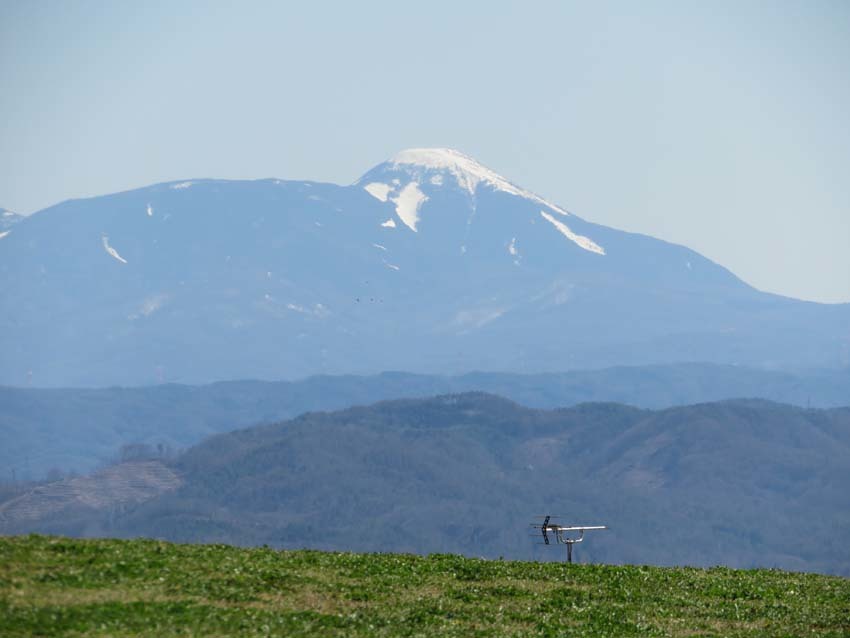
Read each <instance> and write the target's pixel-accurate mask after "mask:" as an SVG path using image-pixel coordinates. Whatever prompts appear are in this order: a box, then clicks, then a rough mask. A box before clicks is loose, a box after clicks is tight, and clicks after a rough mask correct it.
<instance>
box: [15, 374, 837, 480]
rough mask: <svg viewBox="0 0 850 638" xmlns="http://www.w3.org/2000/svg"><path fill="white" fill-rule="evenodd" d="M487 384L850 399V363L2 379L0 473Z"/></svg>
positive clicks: (652, 403)
mask: <svg viewBox="0 0 850 638" xmlns="http://www.w3.org/2000/svg"><path fill="white" fill-rule="evenodd" d="M469 391H483V392H489V393H493V394H497V395H500V396H504V397H507V398H509V399H512V400H514V401H517V402H518V403H521V404H522V405H525V406H529V407H534V408H556V407H565V406H570V405H576V404H578V403H582V402H587V401H603V402H604V401H615V402H618V403H625V404H628V405H634V406H638V407H643V408H667V407H671V406H675V405H688V404H693V403H702V402H706V401H719V400H722V399H731V398H740V397H750V398H763V399H770V400H774V401H781V402H783V403H790V404H796V405H799V406H811V407H822V408H826V407H837V406H841V405H847V404H848V402H850V369H848V370H844V371H830V372H820V373H814V372H810V373H805V374H803V373H798V374H791V373H787V372H775V371H766V370H756V369H753V368H745V367H741V366H722V365H712V364H704V363H690V364H677V365H659V366H638V367H618V368H607V369H601V370H586V371H572V372H564V373H550V374H508V373H501V374H499V373H473V374H466V375H462V376H457V377H450V376H433V375H416V374H407V373H402V372H393V373H385V374H380V375H375V376H320V377H312V378H309V379H304V380H301V381H293V382H286V381H280V382H262V381H232V382H226V383H215V384H211V385H205V386H186V385H159V386H151V387H140V388H103V389H24V388H3V387H0V471H2V475H0V479H2V480H4V481H8V480H10V479H11V477H12V475H13V474H14V476H16V477H17V478H18V479H22V478H36V479H37V478H43V477H44V476H46V475H47V474H48V472H49V471H50V470H51V469H53V470H54V471H53V474H58V473H59V472H60V471H61V472H66V473H67V472H68V471H71V470H73V471H77V472H87V471H91V470H92V469H94V468H95V467H97V466H98V465H100V464H102V463H104V462H106V461H109V460H110V459H112V458H114V457H115V455H116V453H117V451H118V449H119V448H120V447H121V446H124V445H128V444H136V443H143V444H148V445H151V446H153V447H157V446H158V445H163V446H165V447H170V448H172V449H180V448H186V447H189V446H191V445H194V444H196V443H199V442H200V441H201V440H203V439H204V438H205V437H208V436H210V435H213V434H218V433H221V432H228V431H230V430H234V429H236V428H242V427H248V426H251V425H255V424H257V423H260V422H273V421H279V420H282V419H289V418H292V417H295V416H297V415H298V414H301V413H303V412H307V411H310V410H339V409H343V408H347V407H350V406H353V405H366V404H370V403H374V402H376V401H383V400H387V399H399V398H410V397H427V396H434V395H438V394H450V393H459V392H469Z"/></svg>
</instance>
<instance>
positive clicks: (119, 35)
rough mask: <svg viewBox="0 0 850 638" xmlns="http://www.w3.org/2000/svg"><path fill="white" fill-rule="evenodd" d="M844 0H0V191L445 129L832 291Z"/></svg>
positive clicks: (256, 160) (322, 161)
mask: <svg viewBox="0 0 850 638" xmlns="http://www.w3.org/2000/svg"><path fill="white" fill-rule="evenodd" d="M848 78H850V3H848V2H845V1H843V0H842V1H835V2H832V1H829V0H821V1H818V2H811V1H805V2H782V1H774V2H769V3H761V2H756V1H748V2H743V3H742V2H710V3H708V2H647V3H635V2H622V3H618V2H605V3H602V2H599V3H597V2H592V3H591V2H588V3H570V2H532V1H526V2H500V1H498V0H490V1H487V2H483V1H482V2H472V1H470V2H464V3H460V2H444V1H442V0H431V1H429V2H428V3H400V2H367V1H364V2H358V3H352V2H341V1H339V2H326V1H323V0H313V1H311V2H308V3H304V2H299V3H294V2H268V3H264V2H240V3H232V2H220V3H219V2H186V1H179V0H174V1H169V2H157V1H151V2H145V3H139V2H132V3H131V2H120V1H117V0H116V1H114V2H79V1H74V0H65V1H61V2H50V1H43V2H29V1H18V0H2V2H0V207H3V208H8V209H11V210H14V211H16V212H20V213H23V214H30V213H32V212H35V211H38V210H40V209H42V208H45V207H47V206H50V205H52V204H55V203H58V202H60V201H63V200H66V199H71V198H78V197H88V196H94V195H100V194H106V193H111V192H116V191H120V190H126V189H130V188H135V187H140V186H145V185H148V184H152V183H156V182H162V181H170V180H178V179H189V178H200V177H216V178H252V179H253V178H263V177H278V178H282V179H312V180H317V181H327V182H334V183H338V184H348V183H351V182H353V181H355V180H356V179H357V178H358V177H359V176H360V175H361V174H362V173H364V172H366V171H367V170H368V169H369V168H371V167H372V166H374V165H375V164H378V163H380V162H382V161H384V160H385V159H387V158H389V157H391V156H392V155H394V154H395V153H396V152H397V151H399V150H401V149H404V148H409V147H423V146H441V147H451V148H456V149H458V150H461V151H463V152H465V153H467V154H469V155H471V156H473V157H474V158H476V159H477V160H478V161H480V162H481V163H482V164H484V165H486V166H488V167H490V168H492V169H494V170H496V171H497V172H499V173H501V174H502V175H504V176H506V177H507V178H508V179H510V180H511V181H513V182H515V183H517V184H519V185H521V186H523V187H525V188H527V189H529V190H532V191H534V192H537V193H539V194H540V195H542V196H544V197H546V198H547V199H549V200H552V201H554V202H556V203H558V204H560V205H562V206H564V207H565V208H567V209H569V210H570V211H572V212H574V213H575V214H577V215H579V216H580V217H583V218H584V219H587V220H590V221H593V222H597V223H600V224H605V225H608V226H613V227H616V228H620V229H624V230H628V231H633V232H640V233H645V234H649V235H653V236H655V237H659V238H661V239H665V240H667V241H671V242H675V243H679V244H684V245H686V246H689V247H690V248H693V249H695V250H697V251H699V252H700V253H702V254H703V255H705V256H706V257H708V258H710V259H712V260H714V261H716V262H718V263H720V264H722V265H724V266H726V267H727V268H729V269H730V270H731V271H733V272H734V273H735V274H737V275H738V276H739V277H741V278H742V279H744V280H745V281H747V282H748V283H750V284H751V285H753V286H755V287H757V288H759V289H761V290H766V291H770V292H775V293H779V294H783V295H787V296H791V297H797V298H801V299H808V300H813V301H821V302H829V303H835V302H850V175H849V174H848V172H850V81H848Z"/></svg>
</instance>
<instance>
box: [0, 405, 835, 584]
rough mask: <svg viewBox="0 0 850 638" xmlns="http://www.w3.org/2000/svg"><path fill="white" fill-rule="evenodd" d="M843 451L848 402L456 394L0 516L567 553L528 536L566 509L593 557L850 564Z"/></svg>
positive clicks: (349, 416) (76, 531)
mask: <svg viewBox="0 0 850 638" xmlns="http://www.w3.org/2000/svg"><path fill="white" fill-rule="evenodd" d="M848 451H850V408H837V409H831V410H820V409H805V408H798V407H791V406H787V405H783V404H779V403H774V402H766V401H753V400H747V401H724V402H719V403H704V404H699V405H693V406H681V407H675V408H669V409H666V410H659V411H653V410H645V409H639V408H635V407H630V406H624V405H620V404H616V403H585V404H581V405H578V406H574V407H571V408H564V409H559V410H533V409H528V408H524V407H522V406H520V405H518V404H516V403H514V402H511V401H508V400H506V399H503V398H501V397H496V396H493V395H489V394H486V393H480V392H479V393H464V394H452V395H443V396H438V397H431V398H425V399H406V400H393V401H385V402H380V403H377V404H373V405H369V406H360V407H354V408H349V409H346V410H341V411H335V412H319V413H307V414H302V415H301V416H299V417H297V418H295V419H291V420H288V421H283V422H277V423H269V424H265V425H259V426H255V427H251V428H247V429H243V430H237V431H233V432H229V433H224V434H219V435H216V436H213V437H210V438H208V439H206V440H205V441H203V442H202V443H200V444H198V445H196V446H193V447H192V448H190V449H189V450H187V451H186V452H185V453H183V454H182V455H180V456H179V457H177V458H176V459H175V460H174V461H172V462H167V463H168V465H170V467H171V468H172V471H173V473H174V477H173V478H172V477H171V476H170V475H169V474H168V473H167V472H166V471H165V469H158V470H157V472H158V473H159V474H160V475H163V476H166V477H168V478H167V481H168V482H167V484H165V485H163V488H165V489H164V490H163V489H161V488H159V487H157V488H156V489H155V491H157V492H158V493H155V494H153V495H152V497H151V498H148V499H147V500H145V501H144V502H141V503H138V502H137V503H136V504H131V503H129V502H128V504H127V506H126V507H118V508H117V509H116V508H112V509H110V507H107V506H104V507H103V508H100V509H97V508H92V507H90V506H88V505H86V506H85V507H76V508H75V507H74V506H73V505H72V506H69V505H68V504H67V502H64V501H63V502H62V503H61V508H60V509H61V511H60V509H57V508H54V509H53V510H49V508H48V509H47V510H46V509H45V507H46V504H45V503H44V499H41V500H39V499H38V497H37V496H38V495H35V494H32V495H29V496H27V497H25V498H21V497H19V500H18V501H14V502H13V503H17V504H16V505H14V506H10V507H6V508H3V510H2V511H4V512H8V513H14V512H16V511H20V512H21V513H22V514H21V515H22V516H23V515H25V514H27V513H28V512H41V514H42V515H41V516H40V518H38V519H37V520H33V519H32V518H28V519H23V518H20V519H19V518H14V517H13V516H10V517H7V518H5V519H3V520H2V521H0V530H2V532H3V533H25V532H33V531H36V532H41V533H51V534H57V533H61V534H65V535H83V536H103V535H107V536H140V535H141V536H152V537H155V538H162V539H167V540H173V541H179V542H207V543H210V542H219V543H220V542H227V543H235V544H240V545H260V544H269V545H272V546H276V547H310V548H313V549H329V550H335V551H338V550H345V551H381V552H386V551H393V552H413V553H431V552H440V553H445V552H451V553H462V554H469V555H476V556H490V557H496V556H506V557H510V558H529V559H535V560H560V559H562V558H561V556H560V553H559V554H558V555H556V556H552V555H551V554H546V553H544V551H543V550H542V549H541V548H540V547H539V546H537V545H534V544H533V542H532V540H531V539H529V538H528V535H527V532H528V527H527V524H528V522H529V518H530V517H531V516H533V515H535V514H539V513H546V512H552V513H558V514H566V515H568V517H569V518H570V519H571V520H572V521H573V522H584V523H586V522H587V521H593V522H598V523H600V524H605V525H608V526H609V527H610V529H611V533H608V534H605V535H599V536H598V537H594V539H593V543H592V545H591V546H586V547H584V546H583V548H582V552H583V556H584V557H585V558H586V559H587V560H591V561H593V562H599V561H602V562H607V563H639V564H658V565H682V564H688V565H698V566H707V565H717V564H722V565H726V566H731V567H781V568H784V569H794V570H804V571H821V572H826V573H835V574H848V573H850V553H848V549H847V547H846V544H844V543H842V542H841V539H843V538H844V537H845V536H846V531H847V530H850V517H848V510H847V507H846V506H847V502H848V500H847V499H848V497H847V493H846V489H844V488H845V486H846V485H847V480H848V477H850V461H848V459H850V453H848ZM119 467H120V466H119ZM113 475H114V476H122V475H123V474H122V472H121V471H120V470H116V471H115V472H113ZM99 489H101V490H102V491H104V492H105V493H110V494H111V493H113V492H112V491H111V490H110V488H109V486H108V485H107V486H101V487H100V488H99ZM55 491H56V490H52V491H51V490H47V493H48V495H49V494H52V493H53V492H55ZM149 494H150V493H149ZM131 496H133V495H128V496H127V498H128V499H129V498H130V497H131ZM80 498H81V497H78V499H80ZM82 500H83V501H85V502H89V501H88V500H87V499H85V498H82ZM801 526H804V527H805V529H806V534H805V537H804V538H802V539H801V538H800V535H799V533H797V532H798V531H799V529H800V527H801ZM317 530H321V533H320V534H317ZM789 539H793V542H789Z"/></svg>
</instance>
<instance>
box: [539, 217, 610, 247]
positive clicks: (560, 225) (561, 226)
mask: <svg viewBox="0 0 850 638" xmlns="http://www.w3.org/2000/svg"><path fill="white" fill-rule="evenodd" d="M540 215H541V216H542V217H543V219H545V220H546V221H548V222H549V223H550V224H552V225H553V226H554V227H555V228H557V229H558V231H559V232H560V233H561V234H562V235H564V237H566V238H567V239H569V240H570V241H572V242H574V243H575V244H576V245H578V246H579V247H581V248H584V249H585V250H587V251H590V252H592V253H596V254H597V255H604V254H605V249H604V248H602V246H600V245H599V244H597V243H596V242H594V241H593V240H592V239H590V238H589V237H585V236H584V235H576V234H575V233H574V232H573V231H571V230H570V228H569V226H567V225H566V224H565V223H564V222H562V221H560V220H558V219H555V218H554V217H552V215H550V214H549V213H547V212H546V211H542V210H541V211H540Z"/></svg>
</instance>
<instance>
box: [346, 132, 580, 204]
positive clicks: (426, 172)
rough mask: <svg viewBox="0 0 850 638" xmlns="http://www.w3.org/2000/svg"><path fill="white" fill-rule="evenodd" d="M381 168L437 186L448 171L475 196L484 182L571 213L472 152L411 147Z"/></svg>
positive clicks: (459, 184)
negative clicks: (490, 166) (515, 180)
mask: <svg viewBox="0 0 850 638" xmlns="http://www.w3.org/2000/svg"><path fill="white" fill-rule="evenodd" d="M378 168H383V169H389V170H393V171H403V172H405V173H407V174H408V175H409V176H410V177H411V178H412V179H414V180H416V181H418V182H420V183H422V182H426V181H427V182H430V183H431V184H433V185H435V186H442V185H443V184H444V183H445V182H444V175H445V174H448V175H450V176H451V177H452V178H454V181H455V182H456V183H457V185H458V186H459V187H460V188H461V189H463V190H465V191H466V192H468V193H469V194H470V195H471V196H473V197H474V196H475V192H476V190H477V189H478V187H479V186H480V185H485V186H488V187H489V188H492V189H493V190H498V191H503V192H505V193H509V194H511V195H516V196H517V197H523V198H525V199H530V200H533V201H535V202H537V203H539V204H542V205H543V206H546V207H547V208H550V209H552V210H554V211H556V212H558V213H561V214H562V215H569V213H568V212H567V211H566V210H564V209H563V208H560V207H559V206H555V205H554V204H552V203H551V202H548V201H546V200H545V199H543V198H542V197H540V196H538V195H535V194H534V193H532V192H531V191H528V190H525V189H524V188H520V187H519V186H517V185H516V184H514V183H512V182H511V181H509V180H508V179H507V178H505V177H503V176H502V175H499V174H498V173H497V172H496V171H494V170H492V169H490V168H487V167H486V166H484V165H483V164H481V163H480V162H478V161H477V160H475V159H473V158H472V157H470V156H469V155H466V154H465V153H462V152H460V151H458V150H455V149H452V148H408V149H405V150H403V151H400V152H398V153H396V154H395V155H393V156H392V157H391V158H390V159H389V160H387V162H385V163H384V164H382V165H381V166H380V167H378ZM373 173H374V169H373V171H370V172H369V173H367V174H366V175H364V176H363V178H361V180H360V181H361V182H363V181H366V179H367V177H370V178H371V177H372V175H373Z"/></svg>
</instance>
